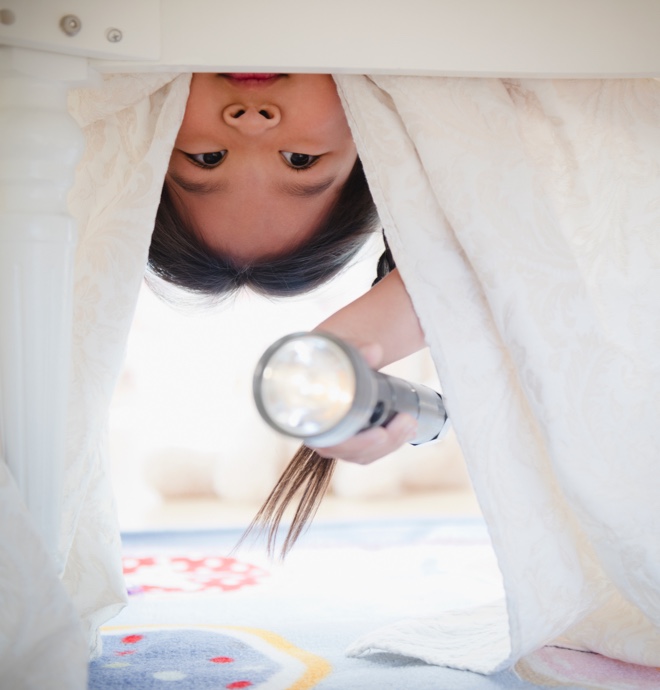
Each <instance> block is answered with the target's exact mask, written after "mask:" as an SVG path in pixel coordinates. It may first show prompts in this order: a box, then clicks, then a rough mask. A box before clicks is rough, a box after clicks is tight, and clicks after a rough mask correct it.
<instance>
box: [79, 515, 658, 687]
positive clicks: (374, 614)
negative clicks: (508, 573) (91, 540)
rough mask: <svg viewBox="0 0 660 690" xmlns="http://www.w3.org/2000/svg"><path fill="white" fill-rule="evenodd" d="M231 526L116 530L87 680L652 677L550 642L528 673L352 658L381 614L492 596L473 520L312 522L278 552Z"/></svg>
mask: <svg viewBox="0 0 660 690" xmlns="http://www.w3.org/2000/svg"><path fill="white" fill-rule="evenodd" d="M239 536H240V531H238V530H234V529H226V530H213V531H211V530H209V531H176V532H141V533H127V534H124V535H123V544H124V571H125V576H126V582H127V587H128V592H129V605H128V606H127V607H126V609H124V611H122V613H121V614H120V615H119V616H118V617H117V618H115V619H114V620H113V621H112V622H111V624H110V625H107V626H105V627H104V629H103V631H102V633H103V654H102V656H101V657H100V658H98V659H96V660H95V661H94V662H92V664H91V665H90V682H89V688H90V690H101V689H104V690H105V689H109V688H122V689H127V690H151V689H152V688H153V689H156V688H171V689H172V690H193V689H194V690H204V689H206V688H208V689H211V688H212V689H214V690H216V689H218V690H220V689H238V688H250V689H251V690H256V689H259V690H307V689H309V688H315V689H317V690H363V689H364V690H390V689H391V690H395V689H396V690H408V689H410V690H412V689H415V690H444V689H452V690H453V689H456V690H462V689H470V690H495V689H506V690H525V689H530V688H539V687H542V686H541V685H539V683H543V684H552V685H554V686H561V687H564V688H573V689H574V690H577V689H578V688H581V689H584V688H603V689H607V688H617V689H619V688H625V689H627V690H642V689H646V688H652V687H653V688H658V687H660V672H658V671H657V670H653V669H640V668H638V667H631V666H629V665H626V664H617V662H612V661H611V660H607V659H603V658H602V657H598V656H597V655H593V654H584V653H580V652H573V651H569V650H558V649H554V648H546V649H544V650H540V651H539V653H538V654H539V657H538V659H537V661H538V662H539V663H536V664H535V665H534V672H531V671H529V672H528V673H527V674H526V679H523V678H521V677H520V676H518V675H516V674H515V673H514V672H512V671H507V672H502V673H499V674H495V675H491V676H482V675H479V674H474V673H470V672H467V671H459V670H455V669H449V668H441V667H437V666H430V665H427V664H424V663H423V662H421V661H416V660H413V659H408V658H404V657H400V656H396V655H392V654H383V653H380V654H373V655H369V656H366V657H362V658H349V657H347V656H346V655H345V650H346V648H347V647H348V646H349V645H350V644H351V642H353V641H354V640H355V639H356V638H358V637H360V636H362V635H363V634H365V633H368V632H370V631H371V630H374V629H375V628H378V627H380V626H382V625H386V624H388V623H393V622H396V621H397V620H400V619H402V618H408V617H416V616H424V615H433V614H434V613H436V612H438V611H447V610H455V609H461V608H466V607H472V606H475V605H479V604H486V603H489V602H492V601H496V600H499V599H501V597H502V585H501V581H500V577H499V572H498V570H497V565H496V562H495V559H494V556H493V553H492V549H491V547H490V542H489V539H488V533H487V530H486V526H485V524H484V523H483V521H482V520H481V519H479V518H460V519H449V518H438V519H426V518H425V519H401V520H381V521H373V522H351V523H333V524H316V525H314V526H312V528H311V529H310V530H309V531H308V532H307V533H306V535H305V536H304V537H303V539H302V540H301V541H300V543H299V544H298V545H297V546H296V547H295V548H294V550H293V552H292V553H291V554H290V555H289V556H288V557H287V559H286V560H285V561H284V562H279V561H277V560H275V561H273V560H271V559H269V558H268V557H267V555H266V553H265V549H264V547H263V545H262V544H259V543H256V544H250V545H249V546H244V547H242V548H241V549H239V550H237V551H234V547H235V545H236V543H237V541H238V539H239ZM539 669H541V670H539ZM562 674H563V675H562ZM610 681H611V682H612V683H613V684H611V685H609V684H608V683H609V682H610ZM650 683H655V685H652V684H650Z"/></svg>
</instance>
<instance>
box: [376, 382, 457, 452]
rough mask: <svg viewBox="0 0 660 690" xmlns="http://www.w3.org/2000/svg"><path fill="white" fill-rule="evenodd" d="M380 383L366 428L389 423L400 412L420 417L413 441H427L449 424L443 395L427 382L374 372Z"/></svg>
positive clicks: (415, 442)
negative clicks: (422, 382) (423, 383)
mask: <svg viewBox="0 0 660 690" xmlns="http://www.w3.org/2000/svg"><path fill="white" fill-rule="evenodd" d="M371 373H372V375H373V378H374V383H375V384H376V386H377V393H376V397H377V400H376V403H375V405H374V407H373V410H372V414H371V417H370V418H369V421H368V423H367V424H366V426H365V427H364V429H368V428H370V427H372V426H386V425H387V423H388V422H389V421H390V420H392V419H393V418H394V417H395V416H396V415H397V414H399V413H400V412H405V413H407V414H409V415H410V416H411V417H414V418H415V419H416V420H417V434H416V435H415V438H414V439H412V440H411V441H410V443H411V444H412V445H419V444H420V443H427V442H429V441H433V440H436V439H438V438H440V437H441V436H442V435H443V432H444V431H446V429H447V427H448V418H447V412H446V410H445V406H444V403H443V401H442V396H441V395H440V394H439V393H438V392H436V391H434V390H433V389H432V388H429V387H428V386H424V385H422V384H420V383H414V384H413V383H411V382H410V381H406V380H404V379H400V378H397V377H396V376H389V375H388V374H382V373H380V372H377V371H372V372H371Z"/></svg>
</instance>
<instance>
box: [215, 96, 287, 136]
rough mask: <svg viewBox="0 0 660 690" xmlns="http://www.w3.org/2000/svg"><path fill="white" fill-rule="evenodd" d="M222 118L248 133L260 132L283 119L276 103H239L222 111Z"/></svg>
mask: <svg viewBox="0 0 660 690" xmlns="http://www.w3.org/2000/svg"><path fill="white" fill-rule="evenodd" d="M222 119H223V120H224V121H225V122H226V123H227V124H228V125H229V126H230V127H235V128H236V129H237V130H239V131H241V132H245V133H246V134H259V133H261V132H264V131H266V130H267V129H271V128H272V127H275V126H277V124H278V123H279V121H280V119H281V113H280V109H279V108H278V107H277V106H276V105H262V106H260V107H256V106H253V105H250V106H244V105H240V104H238V103H236V104H233V105H229V106H227V107H226V108H225V109H224V110H223V111H222Z"/></svg>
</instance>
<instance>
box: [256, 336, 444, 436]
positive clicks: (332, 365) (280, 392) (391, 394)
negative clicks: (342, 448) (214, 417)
mask: <svg viewBox="0 0 660 690" xmlns="http://www.w3.org/2000/svg"><path fill="white" fill-rule="evenodd" d="M253 393H254V399H255V402H256V405H257V409H258V410H259V413H260V414H261V416H262V417H263V418H264V420H265V421H266V422H267V423H268V424H269V425H270V426H271V427H273V429H275V430H276V431H279V432H280V433H283V434H286V435H287V436H293V437H295V438H299V439H302V441H303V442H304V443H305V444H308V445H312V446H318V447H321V448H322V447H324V446H333V445H336V444H338V443H341V442H343V441H345V440H347V439H349V438H351V436H354V435H355V434H357V433H358V432H360V431H363V430H365V429H369V428H371V427H373V426H385V425H386V424H387V423H388V422H389V421H390V420H391V419H392V418H393V417H394V416H395V415H396V414H398V413H399V412H407V413H408V414H410V415H411V416H413V417H414V418H415V419H416V420H417V435H416V436H415V438H414V439H412V440H411V441H410V443H412V444H414V445H417V444H420V443H426V442H427V441H432V440H435V439H437V438H440V437H441V436H442V435H443V434H444V432H445V431H446V429H447V428H448V425H449V422H448V419H447V413H446V412H445V406H444V404H443V402H442V397H441V396H440V394H439V393H437V392H436V391H434V390H432V389H431V388H428V387H427V386H423V385H421V384H413V383H410V382H409V381H405V380H403V379H399V378H396V377H394V376H389V375H387V374H382V373H380V372H377V371H374V370H373V369H371V368H370V367H369V365H368V364H367V363H366V361H365V360H364V358H363V357H362V355H361V354H360V352H359V351H358V350H357V349H356V348H354V347H352V346H351V345H349V344H348V343H346V342H344V341H343V340H341V339H340V338H337V337H336V336H333V335H330V334H328V333H320V332H313V333H311V332H310V333H292V334H290V335H286V336H284V337H283V338H280V339H279V340H277V341H276V342H275V343H273V344H272V345H271V346H270V347H269V348H268V349H267V350H266V351H265V352H264V354H263V355H262V356H261V359H260V360H259V363H258V364H257V367H256V370H255V372H254V379H253Z"/></svg>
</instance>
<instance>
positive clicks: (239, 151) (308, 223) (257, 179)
mask: <svg viewBox="0 0 660 690" xmlns="http://www.w3.org/2000/svg"><path fill="white" fill-rule="evenodd" d="M174 146H175V147H174V151H173V153H172V158H171V161H170V166H169V170H168V183H169V186H170V189H171V190H172V191H173V192H174V193H173V195H172V196H173V198H174V203H175V205H177V206H178V207H179V210H180V211H185V214H186V215H187V216H188V217H189V218H190V220H191V221H192V223H193V225H194V227H195V229H196V231H197V232H198V233H199V234H200V235H201V236H202V238H203V240H204V241H205V242H206V244H208V245H209V246H210V247H211V248H212V249H215V250H218V251H221V252H223V253H225V254H228V255H230V256H231V257H233V258H234V259H236V260H238V261H249V260H254V259H260V258H265V257H268V256H271V255H277V254H280V253H284V252H286V251H288V250H289V249H293V248H294V247H295V246H297V245H298V244H300V243H302V242H303V241H304V240H306V239H307V238H308V237H309V236H310V234H311V233H312V232H313V230H314V228H315V227H316V226H317V225H318V223H319V222H320V221H321V220H322V219H323V217H324V216H325V214H326V212H327V211H328V210H329V209H330V207H331V206H332V204H333V203H334V201H335V200H336V198H337V196H338V194H339V191H340V189H341V187H342V185H343V184H344V182H345V181H346V179H347V178H348V175H349V173H350V171H351V169H352V167H353V164H354V163H355V160H356V150H355V145H354V144H353V140H352V138H351V133H350V130H349V127H348V123H347V122H346V118H345V116H344V112H343V109H342V106H341V102H340V100H339V96H338V95H337V91H336V89H335V85H334V82H333V80H332V77H330V76H329V75H320V74H290V75H273V76H272V77H270V78H268V75H256V77H255V78H253V79H248V78H246V75H219V74H195V75H194V76H193V79H192V84H191V91H190V97H189V99H188V104H187V106H186V113H185V117H184V119H183V124H182V125H181V129H180V130H179V134H178V137H177V139H176V142H175V145H174ZM203 154H207V155H205V156H204V155H203ZM193 156H194V160H193V159H192V157H193ZM316 157H318V158H316ZM195 161H197V162H195ZM198 163H202V165H204V164H207V165H208V166H209V167H200V165H198ZM184 217H185V216H184Z"/></svg>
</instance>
